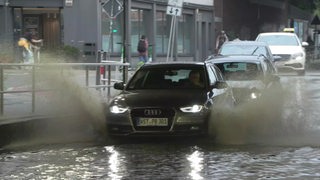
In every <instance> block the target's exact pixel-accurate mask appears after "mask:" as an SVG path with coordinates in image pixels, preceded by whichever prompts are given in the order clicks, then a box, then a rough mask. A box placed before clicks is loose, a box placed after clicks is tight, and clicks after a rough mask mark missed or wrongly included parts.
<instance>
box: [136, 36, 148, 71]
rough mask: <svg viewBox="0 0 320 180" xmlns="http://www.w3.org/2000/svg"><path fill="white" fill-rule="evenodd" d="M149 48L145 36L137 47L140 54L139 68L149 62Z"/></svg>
mask: <svg viewBox="0 0 320 180" xmlns="http://www.w3.org/2000/svg"><path fill="white" fill-rule="evenodd" d="M148 46H149V44H148V39H147V38H146V36H145V35H142V36H141V38H140V40H139V43H138V46H137V51H138V53H139V63H138V66H141V65H143V64H144V63H146V62H147V61H148Z"/></svg>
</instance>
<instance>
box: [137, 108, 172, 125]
mask: <svg viewBox="0 0 320 180" xmlns="http://www.w3.org/2000/svg"><path fill="white" fill-rule="evenodd" d="M174 116H175V111H174V110H173V109H171V108H138V109H132V110H131V119H132V123H133V127H134V128H135V130H136V131H169V130H170V128H171V126H172V123H173V118H174ZM140 118H148V119H156V118H167V121H168V125H167V126H157V125H154V126H153V125H148V126H139V125H138V121H139V119H140Z"/></svg>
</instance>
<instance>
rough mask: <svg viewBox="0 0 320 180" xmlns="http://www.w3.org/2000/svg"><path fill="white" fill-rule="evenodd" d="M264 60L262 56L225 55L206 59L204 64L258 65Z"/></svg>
mask: <svg viewBox="0 0 320 180" xmlns="http://www.w3.org/2000/svg"><path fill="white" fill-rule="evenodd" d="M263 60H264V57H263V56H258V55H227V56H220V55H219V56H214V57H211V58H210V59H208V60H207V61H206V62H208V63H209V62H210V63H222V62H251V63H258V62H261V61H263Z"/></svg>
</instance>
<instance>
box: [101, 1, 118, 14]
mask: <svg viewBox="0 0 320 180" xmlns="http://www.w3.org/2000/svg"><path fill="white" fill-rule="evenodd" d="M102 10H103V11H104V12H105V13H106V14H107V15H108V16H109V17H110V18H115V17H116V16H118V15H119V14H120V13H121V12H122V11H123V6H122V4H121V3H120V2H119V1H118V0H107V1H106V2H105V3H103V4H102Z"/></svg>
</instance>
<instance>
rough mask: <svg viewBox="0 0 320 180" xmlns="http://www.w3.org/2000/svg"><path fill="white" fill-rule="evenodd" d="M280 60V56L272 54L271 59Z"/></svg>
mask: <svg viewBox="0 0 320 180" xmlns="http://www.w3.org/2000/svg"><path fill="white" fill-rule="evenodd" d="M280 60H281V56H277V55H276V56H273V61H280Z"/></svg>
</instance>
